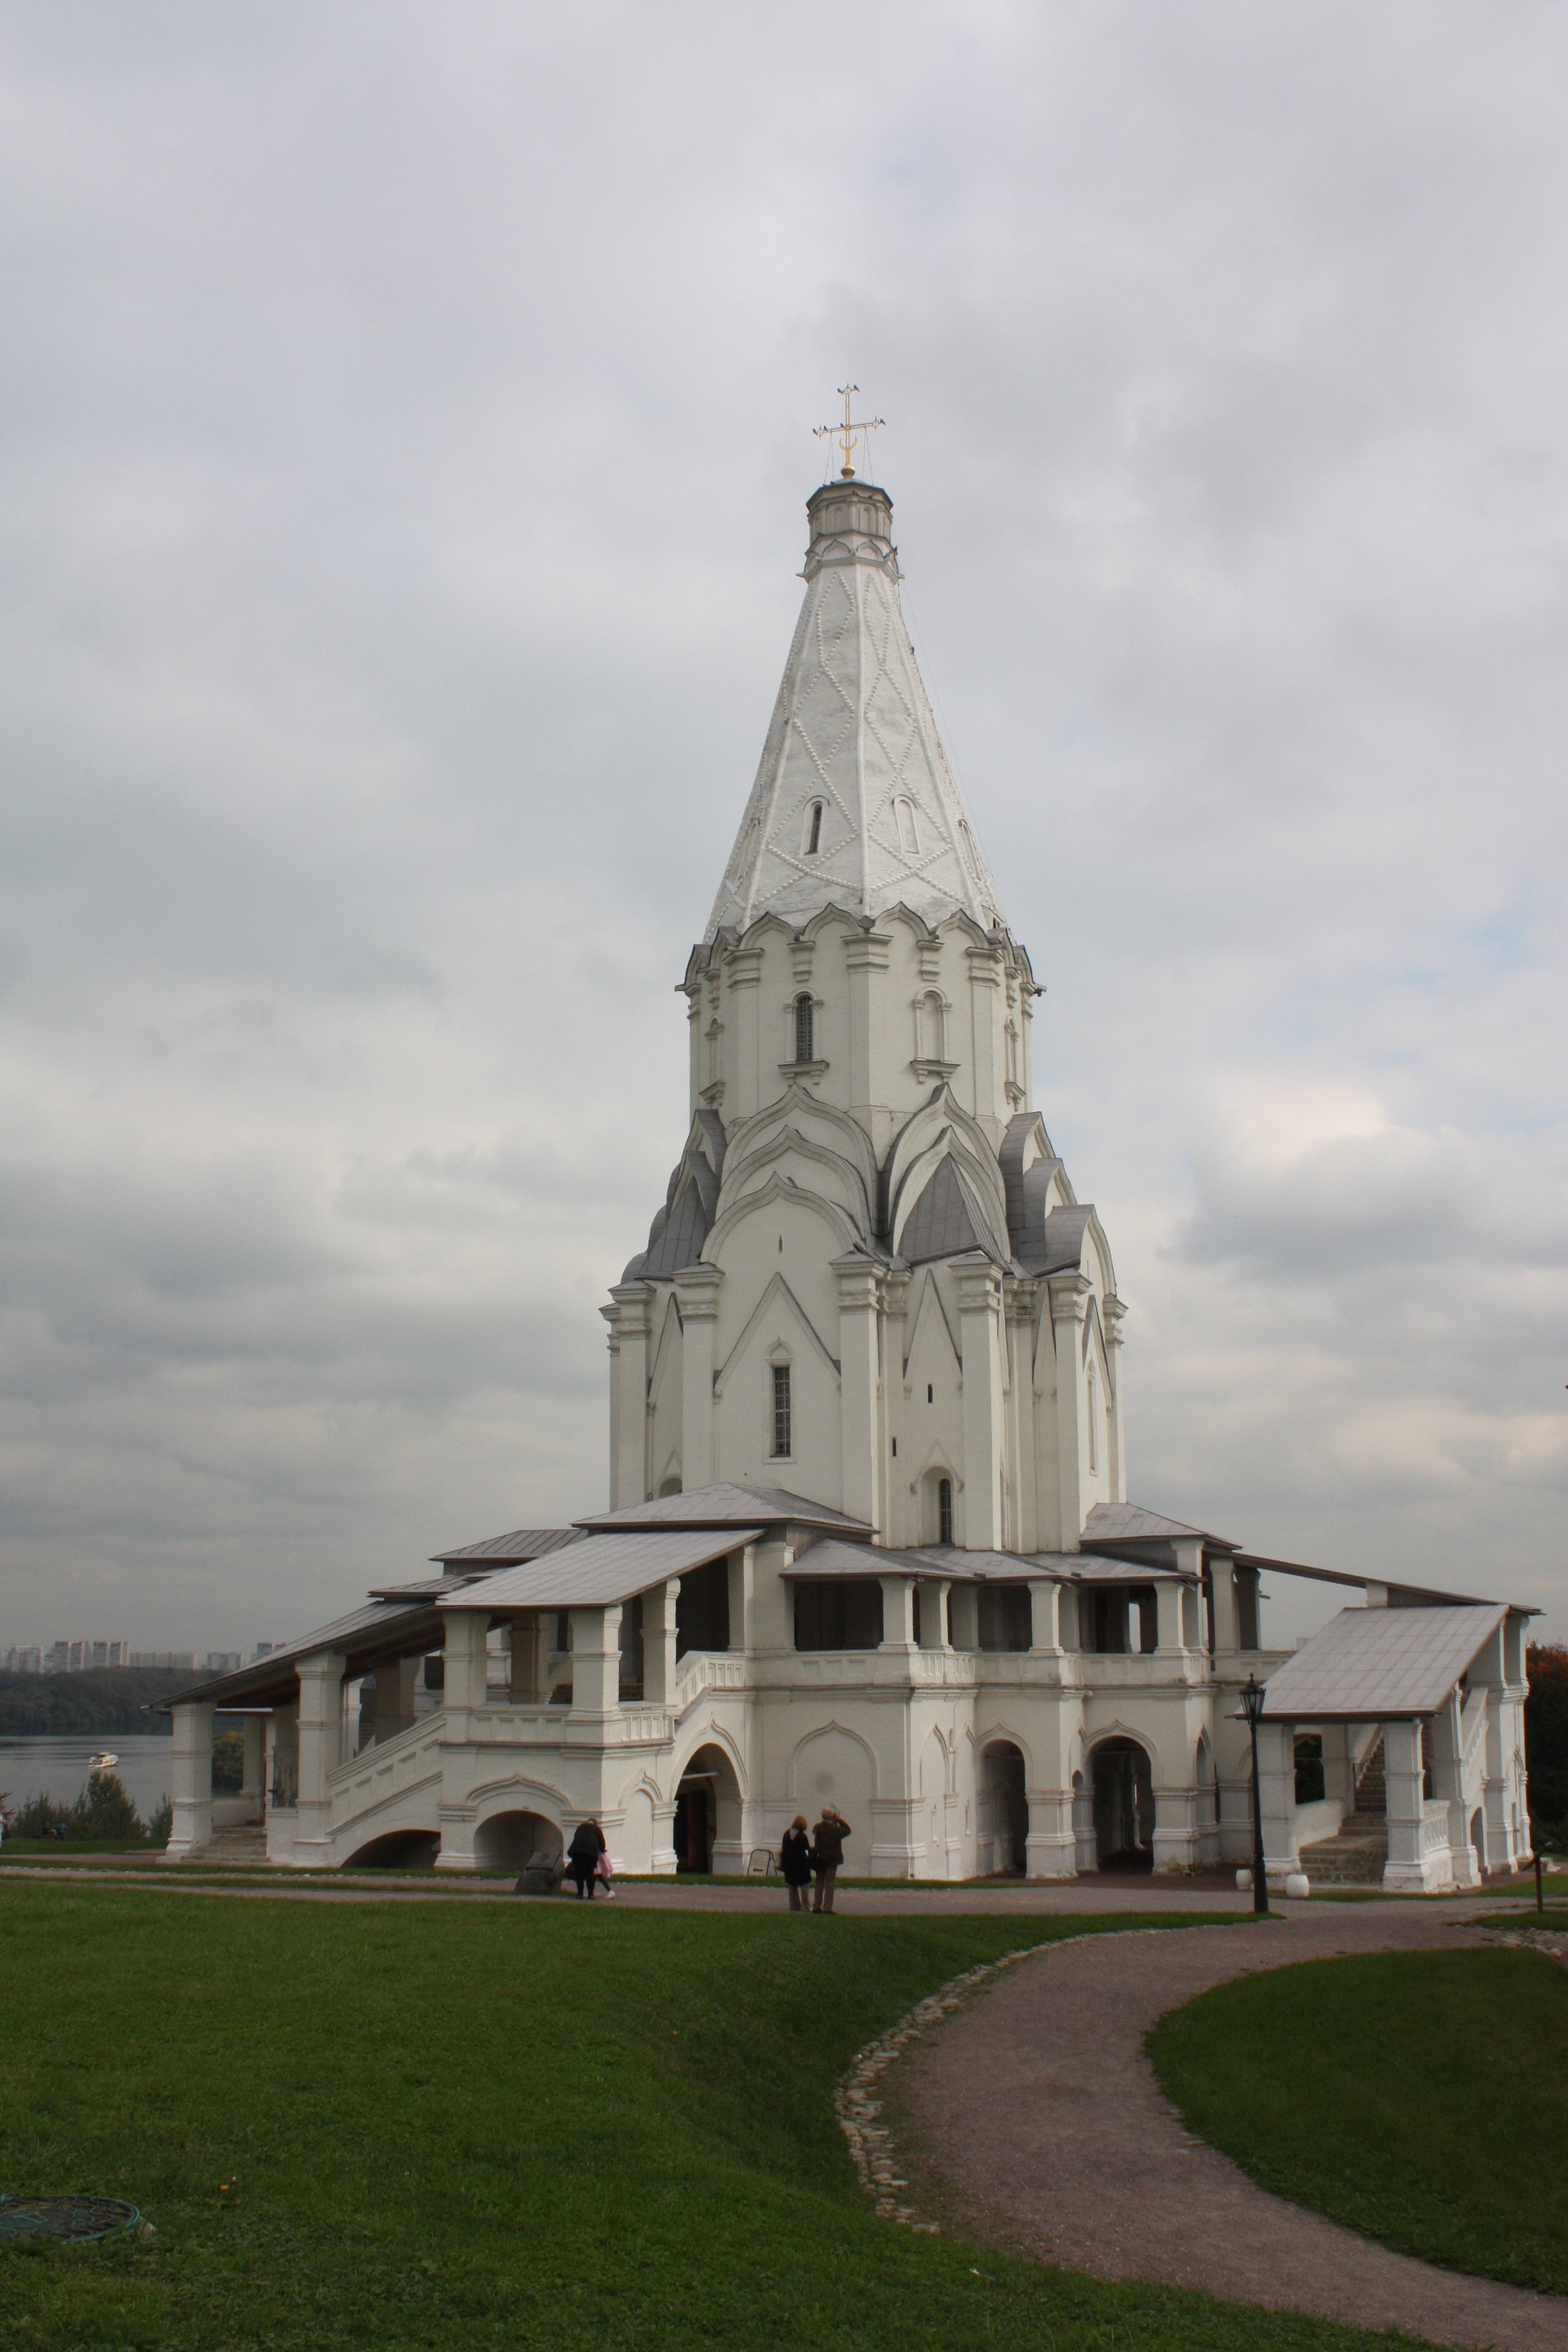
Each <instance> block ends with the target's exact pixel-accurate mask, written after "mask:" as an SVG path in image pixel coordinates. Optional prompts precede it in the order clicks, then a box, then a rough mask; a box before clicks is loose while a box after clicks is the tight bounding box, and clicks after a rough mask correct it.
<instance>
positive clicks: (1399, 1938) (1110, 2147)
mask: <svg viewBox="0 0 1568 2352" xmlns="http://www.w3.org/2000/svg"><path fill="white" fill-rule="evenodd" d="M1475 1916H1476V1912H1475V1908H1474V1906H1464V1907H1463V1908H1461V1907H1460V1906H1442V1907H1441V1908H1437V1907H1436V1906H1432V1907H1429V1906H1426V1905H1422V1906H1420V1908H1419V1909H1417V1908H1416V1907H1415V1906H1403V1905H1394V1904H1387V1905H1384V1904H1372V1905H1365V1906H1353V1907H1352V1906H1348V1905H1346V1906H1339V1905H1336V1906H1333V1907H1332V1908H1329V1907H1328V1906H1325V1907H1324V1908H1323V1909H1322V1910H1320V1911H1314V1912H1312V1913H1310V1914H1309V1913H1306V1912H1305V1911H1304V1910H1303V1911H1298V1910H1297V1909H1296V1908H1295V1906H1292V1908H1291V1911H1290V1913H1289V1915H1288V1916H1287V1917H1286V1918H1285V1919H1284V1920H1282V1921H1279V1922H1276V1923H1274V1924H1272V1925H1266V1924H1262V1923H1259V1924H1258V1926H1257V1927H1251V1926H1237V1927H1192V1928H1188V1929H1186V1930H1185V1931H1183V1932H1178V1933H1171V1932H1169V1931H1164V1932H1161V1933H1157V1934H1148V1935H1131V1936H1097V1937H1093V1938H1092V1939H1091V1940H1089V1941H1085V1942H1077V1941H1075V1942H1073V1943H1071V1944H1065V1945H1063V1946H1062V1947H1061V1948H1059V1949H1058V1950H1056V1951H1051V1952H1047V1953H1044V1954H1042V1955H1041V1956H1040V1957H1039V1958H1035V1959H1030V1960H1026V1961H1024V1962H1022V1963H1021V1964H1020V1965H1019V1966H1017V1967H1016V1968H1014V1969H1009V1970H1008V1971H1007V1972H1006V1973H1005V1975H1003V1976H1002V1977H1000V1978H999V1979H997V1981H996V1982H995V1984H994V1987H993V1988H992V1989H991V1990H988V1991H986V1992H985V1993H984V1995H983V1996H982V1997H981V1998H980V1999H978V2000H975V2001H974V2002H973V2003H972V2004H971V2005H970V2006H969V2007H968V2008H967V2009H964V2010H961V2011H959V2012H958V2013H957V2015H956V2016H954V2017H953V2018H952V2020H951V2021H949V2022H947V2023H945V2024H943V2025H942V2026H941V2027H940V2028H939V2029H938V2030H937V2031H935V2032H932V2033H931V2034H930V2035H928V2036H926V2037H924V2038H923V2039H922V2040H921V2042H919V2043H918V2044H917V2045H916V2048H915V2053H914V2054H913V2055H912V2057H911V2058H910V2060H909V2061H908V2062H907V2067H906V2070H905V2071H904V2074H903V2078H902V2082H901V2084H900V2087H901V2089H902V2090H903V2091H904V2093H905V2095H906V2100H907V2105H906V2114H907V2117H908V2124H907V2130H908V2136H909V2138H910V2140H911V2141H912V2142H913V2144H914V2148H913V2151H912V2165H911V2167H910V2169H911V2170H912V2173H913V2176H914V2177H913V2178H911V2180H910V2190H909V2191H908V2192H906V2193H911V2194H912V2195H913V2197H914V2200H915V2203H916V2205H917V2206H918V2205H919V2203H920V2201H921V2191H920V2185H919V2184H920V2181H921V2179H923V2180H924V2181H925V2183H926V2184H927V2189H928V2194H929V2193H931V2191H940V2192H942V2195H943V2199H944V2201H947V2202H950V2203H951V2204H952V2206H953V2207H954V2208H955V2210H956V2218H957V2220H958V2221H959V2223H960V2225H961V2226H962V2228H963V2231H964V2233H965V2234H966V2235H971V2236H975V2235H977V2236H980V2237H982V2238H986V2239H989V2240H990V2241H991V2242H993V2243H995V2244H1002V2245H1005V2246H1008V2247H1011V2248H1012V2249H1013V2250H1014V2251H1015V2252H1024V2253H1026V2254H1031V2255H1033V2256H1034V2257H1035V2258H1036V2259H1037V2260H1038V2261H1041V2262H1047V2263H1058V2264H1060V2265H1061V2266H1062V2267H1064V2268H1066V2269H1070V2270H1078V2271H1089V2272H1092V2273H1094V2274H1095V2275H1096V2276H1097V2277H1100V2278H1138V2279H1156V2280H1159V2281H1161V2282H1163V2283H1164V2284H1169V2285H1173V2286H1185V2287H1197V2288H1201V2289H1203V2290H1204V2291H1205V2293H1207V2294H1217V2295H1222V2296H1224V2297H1226V2299H1227V2300H1228V2301H1230V2302H1235V2303H1254V2304H1265V2305H1271V2306H1273V2307H1276V2308H1281V2309H1287V2310H1292V2311H1301V2312H1309V2313H1311V2314H1313V2315H1316V2316H1318V2317H1320V2318H1323V2319H1332V2320H1338V2321H1342V2322H1347V2323H1349V2324H1351V2325H1352V2326H1360V2327H1367V2328H1404V2329H1405V2330H1407V2331H1409V2332H1410V2333H1412V2334H1415V2335H1418V2336H1425V2337H1426V2339H1427V2341H1428V2342H1429V2343H1432V2344H1440V2345H1461V2346H1465V2347H1496V2352H1568V2296H1563V2295H1544V2294H1531V2292H1530V2291H1529V2290H1528V2289H1526V2288H1522V2287H1512V2286H1504V2285H1501V2284H1497V2283H1494V2282H1493V2281H1491V2280H1489V2279H1476V2278H1468V2277H1465V2276H1463V2275H1462V2274H1460V2273H1458V2272H1455V2271H1446V2270H1439V2269H1438V2268H1436V2266H1435V2265H1434V2264H1432V2263H1423V2262H1417V2261H1416V2260H1415V2259H1414V2258H1413V2257H1412V2256H1410V2255H1406V2254H1398V2253H1394V2252H1391V2251H1390V2249H1388V2248H1387V2247H1385V2246H1380V2245H1378V2244H1376V2243H1375V2242H1373V2241H1372V2240H1371V2239H1368V2238H1363V2237H1360V2236H1358V2235H1357V2234H1356V2232H1355V2231H1352V2230H1347V2229H1343V2228H1342V2227H1341V2226H1340V2224H1339V2223H1337V2222H1334V2221H1325V2220H1324V2219H1323V2218H1322V2217H1321V2215H1320V2214H1316V2213H1310V2212H1308V2211H1306V2210H1305V2209H1304V2208H1302V2207H1301V2206H1299V2205H1292V2204H1290V2203H1289V2202H1288V2201H1287V2200H1285V2199H1283V2198H1280V2197H1275V2196H1272V2195H1270V2194H1269V2192H1268V2190H1267V2189H1259V2188H1258V2186H1257V2184H1256V2183H1255V2182H1254V2181H1251V2180H1249V2179H1247V2175H1246V2174H1245V2173H1244V2172H1243V2171H1241V2169H1240V2168H1239V2167H1237V2165H1235V2164H1233V2163H1232V2162H1231V2161H1230V2159H1229V2158H1228V2157H1225V2156H1221V2155H1220V2154H1219V2152H1218V2150H1217V2149H1215V2148H1211V2147H1206V2146H1205V2144H1204V2143H1203V2142H1202V2141H1199V2140H1194V2139H1193V2138H1192V2137H1190V2135H1189V2134H1188V2133H1187V2131H1186V2130H1185V2128H1184V2125H1183V2123H1182V2120H1181V2117H1180V2116H1178V2115H1177V2113H1176V2111H1175V2109H1174V2108H1173V2106H1172V2105H1170V2103H1169V2102H1168V2101H1167V2100H1166V2099H1165V2097H1164V2096H1163V2093H1162V2092H1161V2090H1160V2087H1159V2084H1158V2083H1157V2082H1156V2080H1155V2077H1154V2070H1153V2068H1152V2065H1151V2064H1150V2063H1149V2060H1148V2058H1147V2056H1146V2055H1145V2053H1144V2049H1143V2037H1144V2035H1145V2034H1146V2033H1147V2032H1148V2031H1149V2029H1150V2027H1151V2026H1152V2024H1153V2023H1154V2021H1155V2020H1156V2019H1157V2018H1160V2017H1163V2015H1164V2013H1165V2012H1166V2011H1167V2010H1171V2009H1177V2008H1180V2007H1181V2006H1182V2005H1183V2004H1184V2002H1186V2001H1189V2000H1193V1999H1194V1997H1195V1996H1196V1995H1197V1994H1198V1993H1201V1992H1205V1991H1207V1990H1208V1989H1209V1987H1210V1986H1211V1985H1217V1984H1224V1983H1226V1982H1227V1981H1228V1980H1229V1979H1231V1978H1233V1977H1238V1976H1245V1975H1247V1974H1248V1973H1250V1972H1251V1971H1253V1970H1256V1969H1270V1968H1284V1967H1288V1966H1289V1965H1290V1964H1291V1963H1292V1962H1294V1961H1297V1960H1306V1959H1320V1958H1329V1957H1331V1956H1337V1955H1339V1954H1342V1953H1352V1952H1376V1951H1393V1950H1444V1949H1447V1950H1456V1949H1460V1950H1462V1949H1473V1948H1474V1931H1473V1929H1472V1930H1469V1931H1467V1930H1466V1929H1465V1928H1464V1927H1463V1926H1462V1925H1461V1924H1460V1923H1461V1922H1462V1921H1463V1920H1464V1919H1465V1918H1467V1917H1468V1918H1474V1917H1475ZM1499 1924H1500V1925H1501V1922H1499Z"/></svg>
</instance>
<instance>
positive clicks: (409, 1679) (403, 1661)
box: [371, 1658, 424, 1748]
mask: <svg viewBox="0 0 1568 2352" xmlns="http://www.w3.org/2000/svg"><path fill="white" fill-rule="evenodd" d="M423 1663H424V1661H423V1660H422V1659H420V1658H384V1659H383V1660H382V1662H381V1664H379V1665H378V1666H377V1668H376V1670H375V1698H374V1706H373V1708H372V1712H371V1726H372V1729H371V1737H372V1738H373V1739H374V1741H375V1744H376V1746H377V1747H378V1748H379V1747H380V1746H381V1744H382V1743H383V1741H384V1740H387V1739H395V1738H396V1737H397V1735H398V1733H399V1732H400V1731H406V1730H407V1729H408V1727H409V1726H410V1724H412V1722H413V1721H414V1717H415V1696H414V1695H415V1692H416V1689H417V1687H418V1683H419V1669H420V1666H421V1665H422V1664H423Z"/></svg>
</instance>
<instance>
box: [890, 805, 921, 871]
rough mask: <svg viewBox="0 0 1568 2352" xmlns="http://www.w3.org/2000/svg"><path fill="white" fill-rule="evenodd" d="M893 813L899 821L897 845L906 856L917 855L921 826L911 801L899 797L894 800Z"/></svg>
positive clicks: (919, 852)
mask: <svg viewBox="0 0 1568 2352" xmlns="http://www.w3.org/2000/svg"><path fill="white" fill-rule="evenodd" d="M893 814H895V816H896V817H897V818H898V821H899V847H900V849H901V850H902V851H903V853H904V856H906V857H918V856H920V854H921V827H920V819H919V817H917V816H916V814H915V804H914V803H913V801H907V800H904V799H903V798H901V797H900V799H898V800H896V801H895V802H894V803H893Z"/></svg>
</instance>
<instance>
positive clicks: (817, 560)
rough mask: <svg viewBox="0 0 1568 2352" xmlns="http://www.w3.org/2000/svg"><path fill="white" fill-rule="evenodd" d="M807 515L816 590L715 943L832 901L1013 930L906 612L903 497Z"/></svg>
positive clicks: (867, 496) (830, 487)
mask: <svg viewBox="0 0 1568 2352" xmlns="http://www.w3.org/2000/svg"><path fill="white" fill-rule="evenodd" d="M806 513H807V515H808V516H809V518H810V521H811V544H810V546H809V547H808V549H807V551H806V558H805V599H804V601H803V603H802V604H801V609H800V619H799V621H798V622H797V624H796V625H795V642H794V644H793V645H792V646H791V647H790V653H789V659H788V661H787V662H786V663H785V665H784V682H783V684H782V685H781V686H780V688H779V693H778V700H777V701H776V703H775V704H774V705H773V720H772V723H771V724H770V726H769V728H768V733H767V740H766V742H765V743H764V744H763V757H762V764H761V765H760V767H759V768H758V770H757V780H756V782H755V783H754V784H753V785H752V796H751V799H750V800H749V801H748V803H746V813H745V815H744V816H743V817H742V821H741V830H740V833H739V834H738V835H737V836H736V840H735V846H734V848H733V849H732V850H731V854H730V863H729V865H728V866H727V867H726V868H725V871H724V879H723V881H722V883H721V885H720V888H719V896H718V898H717V899H716V900H715V901H714V906H713V912H712V915H711V917H710V920H709V925H708V930H707V937H708V938H709V939H712V938H713V936H714V934H715V933H716V932H718V931H720V930H743V929H745V928H746V926H747V925H748V924H749V923H752V922H754V921H755V920H756V919H757V917H758V916H759V915H765V914H770V913H771V914H776V915H779V916H782V917H783V918H784V920H785V921H786V922H790V923H794V924H796V925H798V924H801V923H804V922H806V921H808V920H809V919H810V918H811V917H812V916H813V915H815V914H818V913H820V911H821V910H822V908H824V907H827V906H836V907H842V908H845V909H846V910H847V912H848V913H851V914H859V915H865V916H868V917H871V918H875V917H876V916H878V915H880V914H884V913H885V912H886V911H887V909H888V908H889V907H895V906H898V905H900V904H902V905H904V906H907V907H909V908H911V909H912V910H913V911H914V912H915V913H916V914H918V915H920V916H921V917H922V918H923V919H925V920H926V921H927V922H929V923H933V924H934V923H939V922H941V921H942V920H943V919H945V918H946V917H948V916H950V915H953V914H957V913H960V912H963V913H966V914H968V915H970V916H972V917H973V919H974V920H975V921H976V922H978V923H980V924H982V925H983V926H984V928H985V929H987V930H989V929H994V928H996V927H998V926H1001V925H1003V923H1004V917H1003V914H1002V908H1001V901H1000V899H999V898H998V896H997V891H996V885H995V883H994V881H993V880H992V878H991V874H990V870H989V868H988V867H987V866H986V863H985V859H984V856H983V854H982V852H981V848H980V844H979V840H978V838H977V836H976V834H975V831H974V824H973V818H972V817H971V816H970V814H969V810H968V808H967V806H966V805H965V803H964V799H963V793H961V792H960V790H959V788H958V783H957V780H956V779H955V777H954V776H953V773H952V769H951V768H950V767H949V765H948V761H947V754H946V752H945V751H943V749H942V738H941V736H940V735H939V734H938V732H937V725H936V719H935V718H934V717H933V715H932V712H931V702H930V699H929V698H928V697H927V694H926V690H925V686H924V684H923V682H922V680H921V674H920V669H919V667H918V665H917V663H916V660H915V652H914V647H913V646H912V645H911V644H910V634H909V629H908V627H907V625H906V624H905V621H904V615H903V611H902V608H901V607H900V603H899V558H898V551H897V549H896V548H895V547H894V545H893V537H892V529H893V505H892V500H891V499H889V496H888V493H887V492H886V490H880V489H878V488H875V486H874V485H873V484H871V483H868V482H859V481H855V480H853V479H850V480H842V479H841V480H839V481H837V482H828V483H825V484H824V486H823V487H822V488H821V489H819V490H816V491H815V492H814V493H813V495H812V496H811V498H810V499H808V500H807V501H806Z"/></svg>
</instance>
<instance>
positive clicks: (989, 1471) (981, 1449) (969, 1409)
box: [957, 1257, 1004, 1551]
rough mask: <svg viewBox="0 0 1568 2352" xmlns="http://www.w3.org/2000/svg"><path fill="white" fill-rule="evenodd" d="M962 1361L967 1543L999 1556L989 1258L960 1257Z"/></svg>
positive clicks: (997, 1320) (998, 1443) (995, 1330)
mask: <svg viewBox="0 0 1568 2352" xmlns="http://www.w3.org/2000/svg"><path fill="white" fill-rule="evenodd" d="M957 1272H958V1314H959V1330H960V1335H961V1338H960V1345H961V1347H962V1349H963V1542H964V1547H965V1549H967V1550H970V1551H986V1550H991V1551H1000V1550H1001V1549H1002V1548H1003V1537H1004V1529H1003V1518H1002V1423H1003V1413H1002V1275H1001V1270H1000V1268H999V1267H997V1266H994V1265H992V1264H991V1262H990V1260H989V1259H982V1258H979V1257H967V1258H960V1259H959V1260H958V1261H957Z"/></svg>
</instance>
